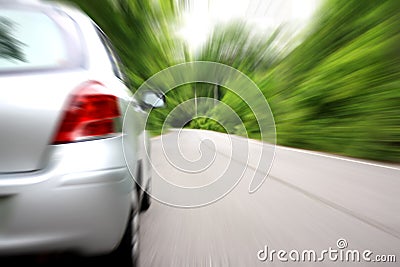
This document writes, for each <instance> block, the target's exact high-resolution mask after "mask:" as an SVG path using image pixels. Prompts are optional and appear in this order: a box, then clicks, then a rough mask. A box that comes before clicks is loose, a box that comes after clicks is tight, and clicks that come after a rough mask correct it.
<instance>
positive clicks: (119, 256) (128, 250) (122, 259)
mask: <svg viewBox="0 0 400 267" xmlns="http://www.w3.org/2000/svg"><path fill="white" fill-rule="evenodd" d="M110 256H111V257H110V260H111V261H112V264H113V265H116V263H118V264H117V265H118V266H126V267H128V266H129V267H132V266H133V267H137V266H138V265H139V212H138V211H137V210H135V211H132V212H131V214H130V216H129V221H128V224H127V227H126V229H125V233H124V236H123V238H122V240H121V243H120V244H119V246H118V247H117V249H116V250H115V251H113V252H112V253H111V255H110Z"/></svg>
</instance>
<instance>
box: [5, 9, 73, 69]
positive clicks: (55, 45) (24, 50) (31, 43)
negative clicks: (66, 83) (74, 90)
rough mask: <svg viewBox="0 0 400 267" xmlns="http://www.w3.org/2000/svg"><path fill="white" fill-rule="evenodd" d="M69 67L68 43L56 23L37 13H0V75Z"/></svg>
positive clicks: (29, 11) (22, 11)
mask: <svg viewBox="0 0 400 267" xmlns="http://www.w3.org/2000/svg"><path fill="white" fill-rule="evenodd" d="M70 64H71V57H70V55H69V48H68V41H67V38H66V36H65V33H64V32H63V30H62V28H61V27H60V26H59V24H57V22H56V20H54V19H53V18H51V17H50V16H49V15H47V14H46V13H44V12H41V11H38V10H13V9H1V10H0V72H8V71H26V70H27V71H29V70H39V69H55V68H57V69H58V68H62V67H66V66H69V65H70Z"/></svg>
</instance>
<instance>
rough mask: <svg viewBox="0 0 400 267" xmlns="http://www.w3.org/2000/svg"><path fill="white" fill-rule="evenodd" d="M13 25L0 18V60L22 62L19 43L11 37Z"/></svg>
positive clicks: (22, 57) (22, 56)
mask: <svg viewBox="0 0 400 267" xmlns="http://www.w3.org/2000/svg"><path fill="white" fill-rule="evenodd" d="M12 31H13V25H12V23H11V22H10V21H8V20H7V19H5V18H0V58H4V59H12V60H20V61H24V60H25V57H24V55H23V53H22V50H21V45H23V43H21V42H20V41H19V40H17V39H16V38H14V37H13V35H12Z"/></svg>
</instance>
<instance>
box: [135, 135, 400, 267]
mask: <svg viewBox="0 0 400 267" xmlns="http://www.w3.org/2000/svg"><path fill="white" fill-rule="evenodd" d="M178 134H179V132H176V131H175V132H171V133H169V134H167V135H166V136H164V137H163V138H162V139H161V138H155V139H153V140H152V151H151V152H152V157H153V164H154V166H155V171H154V172H153V176H154V177H156V179H155V183H154V184H153V187H154V190H155V191H156V186H157V183H158V182H157V181H158V180H159V178H162V179H165V180H168V181H169V182H171V183H173V184H178V185H181V186H186V187H191V185H192V186H201V185H202V183H204V185H207V184H210V182H213V181H214V179H215V178H216V177H219V175H220V174H221V168H222V166H226V165H229V168H231V170H232V169H233V173H234V172H235V170H237V172H242V170H244V173H243V174H244V175H243V177H242V179H241V180H240V182H239V183H238V184H237V186H236V187H235V188H234V189H233V190H232V191H231V192H230V193H229V194H227V195H226V196H225V197H223V198H222V199H220V200H218V201H216V202H214V203H212V204H209V205H204V206H202V207H199V208H178V207H174V206H173V205H172V206H171V205H167V204H165V203H161V202H160V201H155V200H153V203H152V206H151V207H150V209H149V210H148V211H147V212H146V213H143V215H142V216H141V228H140V237H141V244H140V250H141V266H146V267H147V266H160V267H168V266H171V267H179V266H250V267H251V266H282V265H287V264H289V265H290V264H292V265H294V266H315V265H318V266H350V265H353V264H354V263H352V262H346V255H347V254H346V253H348V252H347V251H350V250H351V251H355V250H357V251H358V252H354V253H359V255H360V257H362V256H363V254H362V253H366V255H364V256H365V259H366V260H368V259H370V260H371V262H370V263H368V264H367V263H366V262H365V261H363V259H362V258H361V262H362V263H359V264H358V266H375V265H376V266H399V264H400V212H399V211H400V168H399V167H400V166H398V165H388V164H380V163H375V162H367V161H360V160H355V159H348V158H344V157H338V156H334V155H328V154H323V153H316V152H309V151H304V150H298V149H291V148H285V147H276V150H275V158H274V161H273V164H272V168H271V170H270V172H269V176H268V178H267V179H266V180H265V182H264V183H263V184H262V186H261V187H260V188H259V190H258V191H256V192H255V193H253V194H249V190H248V189H249V183H250V181H251V179H252V177H253V176H254V174H255V173H257V172H258V173H267V172H268V169H265V166H266V164H264V165H263V168H259V169H257V166H258V165H257V164H256V163H257V161H256V160H255V157H256V155H258V154H259V150H260V148H262V147H263V146H262V145H261V143H259V142H257V141H251V142H250V144H249V146H248V150H247V153H248V154H249V160H248V162H246V161H245V162H241V161H240V160H237V159H235V158H231V157H229V156H230V154H229V153H226V152H227V151H228V150H229V149H227V148H226V147H228V146H232V145H233V146H239V147H240V145H241V143H243V142H246V143H247V140H246V139H242V138H239V137H232V138H227V136H225V135H222V134H219V133H213V132H208V131H196V130H186V131H183V132H181V133H180V135H179V138H178ZM207 139H208V140H209V141H211V143H214V145H213V146H209V145H206V146H201V145H199V144H200V143H201V142H202V141H201V140H203V141H204V140H207ZM174 140H178V142H179V149H175V153H176V155H171V154H168V153H171V151H172V153H174V152H173V151H174V149H173V148H171V149H168V146H169V145H172V144H171V142H175V141H174ZM232 140H233V141H232ZM166 148H167V149H166ZM199 149H200V150H201V152H199V151H200V150H199ZM207 149H208V150H210V151H209V153H208V152H207ZM215 150H216V153H215V156H214V158H213V161H212V164H211V165H212V166H208V168H207V169H206V170H204V171H202V172H198V173H194V172H188V171H185V170H180V169H179V168H177V167H176V166H174V164H173V162H172V163H171V160H170V159H171V158H173V157H174V156H176V157H177V158H178V154H181V155H184V156H185V157H186V158H187V159H188V160H189V161H190V162H191V164H192V165H190V167H191V168H193V167H195V165H196V162H199V163H198V164H203V163H204V162H202V160H201V159H199V158H201V156H202V155H203V156H207V155H208V156H212V155H213V152H215ZM196 151H197V152H196ZM257 151H258V152H257ZM196 153H197V154H198V155H194V154H196ZM166 154H168V157H166V156H165V155H166ZM191 155H193V158H190V156H191ZM199 169H201V167H199ZM222 171H223V172H227V170H222ZM156 192H157V191H156ZM171 194H174V192H171ZM161 200H162V199H161ZM338 242H339V244H338ZM267 250H268V252H267ZM272 250H275V251H279V250H283V251H285V252H286V254H284V252H281V254H280V256H281V260H282V261H281V260H280V259H278V256H277V255H278V254H277V253H278V252H276V253H275V254H272V257H273V258H272V259H271V257H270V256H271V255H270V253H271V251H272ZM310 250H313V251H315V253H316V257H317V260H318V259H322V257H324V259H323V260H321V261H320V262H318V263H316V262H314V261H313V260H314V259H313V254H312V252H307V251H310ZM324 250H327V251H330V252H323V251H324ZM334 250H337V253H336V254H335V252H334ZM296 251H297V252H296ZM304 251H306V252H304ZM341 251H342V252H341ZM365 251H366V252H365ZM368 251H370V252H368ZM266 252H267V253H266ZM329 253H331V254H329ZM341 253H342V254H341ZM351 253H352V252H351ZM351 253H349V254H348V255H349V256H347V258H348V259H349V260H352V259H355V260H357V256H354V257H352V256H351ZM266 254H268V257H266ZM309 254H310V255H311V256H310V257H311V260H308V257H309ZM303 255H304V257H303V258H304V259H305V260H304V261H302V256H303ZM335 255H336V256H335ZM341 255H342V256H341ZM343 255H344V256H343ZM353 255H355V254H353ZM379 255H381V256H382V257H380V259H385V257H386V260H388V261H391V260H393V257H396V261H397V262H396V263H385V264H382V263H381V264H378V263H376V262H373V261H374V260H375V259H377V258H376V256H378V257H379ZM336 257H337V259H336V260H335V258H336ZM340 257H342V259H343V260H341V258H340ZM259 258H261V259H262V260H265V261H262V260H260V259H259ZM285 259H286V260H287V262H286V263H284V262H283V261H284V260H285ZM296 259H297V260H299V261H300V262H294V260H296Z"/></svg>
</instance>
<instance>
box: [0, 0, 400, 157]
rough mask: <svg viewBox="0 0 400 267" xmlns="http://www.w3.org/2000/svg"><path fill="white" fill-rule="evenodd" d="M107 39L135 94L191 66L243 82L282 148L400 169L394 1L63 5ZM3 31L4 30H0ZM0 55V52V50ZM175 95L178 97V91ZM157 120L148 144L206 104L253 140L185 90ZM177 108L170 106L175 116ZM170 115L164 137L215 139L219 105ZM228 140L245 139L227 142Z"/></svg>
mask: <svg viewBox="0 0 400 267" xmlns="http://www.w3.org/2000/svg"><path fill="white" fill-rule="evenodd" d="M68 2H75V4H77V5H79V6H80V7H81V8H82V9H83V10H84V11H86V12H87V13H88V14H89V15H90V16H91V17H92V18H93V19H94V20H95V21H96V22H97V23H98V24H99V26H100V27H101V28H102V29H104V31H105V32H106V34H107V35H108V36H109V37H110V39H111V40H112V42H113V43H114V45H115V47H116V49H117V50H118V52H119V53H120V55H121V59H122V61H123V62H124V63H125V65H126V67H127V73H128V75H129V78H130V80H131V83H132V85H133V87H134V88H138V87H139V86H140V85H141V84H142V83H143V82H144V81H145V80H147V79H148V78H150V77H151V76H152V75H154V74H156V73H157V72H159V71H160V70H163V69H165V68H167V67H170V66H173V65H175V64H178V63H182V62H189V61H195V60H202V61H214V62H219V63H223V64H227V65H229V66H232V67H234V68H237V69H238V70H240V71H242V72H243V73H245V74H246V75H248V76H249V77H250V78H251V79H252V80H253V81H254V82H255V83H256V84H257V86H258V87H259V88H260V90H261V91H262V92H263V94H264V96H265V97H266V99H267V101H268V103H269V105H270V107H271V110H272V112H273V114H274V118H275V123H276V131H277V143H278V144H279V145H284V146H291V147H298V148H305V149H311V150H317V151H325V152H330V153H335V154H340V155H346V156H351V157H357V158H365V159H373V160H379V161H388V162H399V161H400V127H399V125H400V113H399V107H400V45H399V44H400V12H399V11H400V2H399V1H397V0H382V1H358V0H346V1H344V0H325V1H322V0H321V1H318V0H307V1H296V0H285V1H268V0H243V1H227V0H208V1H194V0H140V1H139V0H103V1H101V4H99V3H98V2H95V1H91V0H71V1H68ZM2 27H3V26H2ZM0 30H1V28H0ZM0 49H1V46H0ZM182 87H184V88H182ZM182 87H180V88H175V89H174V90H171V91H170V92H169V93H168V107H167V108H166V109H162V110H154V111H153V112H152V114H151V116H150V120H149V122H148V129H150V130H152V132H153V133H154V134H155V135H156V134H158V133H159V131H160V129H161V126H162V124H163V122H164V120H165V118H166V116H167V115H168V114H169V113H170V111H171V110H172V109H174V108H175V107H177V106H178V105H179V104H180V103H182V102H183V101H185V100H188V99H192V98H194V97H195V96H196V97H201V96H205V97H208V98H210V97H213V98H218V99H219V100H220V101H222V102H224V103H226V104H227V105H229V106H230V107H231V108H232V109H233V110H234V111H235V112H236V113H237V114H238V115H239V116H240V118H241V119H242V120H243V121H244V124H245V126H246V131H247V134H248V135H249V136H250V137H251V138H256V139H257V138H260V133H259V127H258V125H257V123H256V121H255V120H254V115H253V114H252V112H251V110H250V109H249V108H248V105H247V104H246V103H244V102H243V101H242V100H241V99H240V98H238V97H237V96H236V95H235V94H233V93H232V92H230V91H229V90H227V89H226V88H222V87H218V86H214V85H209V84H200V83H197V84H196V83H193V84H189V85H184V86H182ZM178 108H179V107H178ZM203 108H206V109H207V110H208V111H207V113H208V114H209V117H210V118H216V119H209V118H196V119H192V120H190V118H192V117H193V114H192V113H193V112H194V111H193V110H192V109H190V110H182V112H174V114H175V115H174V116H175V117H174V118H172V119H171V118H170V119H169V120H168V123H169V125H168V126H170V127H174V126H176V125H182V121H184V122H186V121H187V120H188V118H189V120H190V121H189V122H188V123H186V126H185V127H188V128H200V129H210V130H215V131H221V132H224V128H223V127H221V125H226V124H229V123H230V119H231V118H229V117H226V116H224V114H220V113H221V111H220V107H219V106H218V105H215V106H211V107H203ZM235 134H237V135H244V133H242V132H236V133H235Z"/></svg>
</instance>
